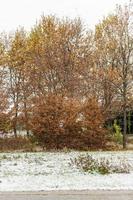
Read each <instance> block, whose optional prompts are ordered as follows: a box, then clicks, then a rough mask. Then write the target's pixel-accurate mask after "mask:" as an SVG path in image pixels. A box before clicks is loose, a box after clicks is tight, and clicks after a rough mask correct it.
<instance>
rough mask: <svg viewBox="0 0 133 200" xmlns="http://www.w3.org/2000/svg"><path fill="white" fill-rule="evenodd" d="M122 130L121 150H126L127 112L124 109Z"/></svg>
mask: <svg viewBox="0 0 133 200" xmlns="http://www.w3.org/2000/svg"><path fill="white" fill-rule="evenodd" d="M123 117H124V130H123V149H126V146H127V112H126V108H124V116H123Z"/></svg>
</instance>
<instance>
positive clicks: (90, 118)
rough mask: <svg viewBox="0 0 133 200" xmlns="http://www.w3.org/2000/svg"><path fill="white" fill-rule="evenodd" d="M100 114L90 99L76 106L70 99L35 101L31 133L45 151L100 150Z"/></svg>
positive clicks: (102, 142) (102, 133)
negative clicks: (68, 149)
mask: <svg viewBox="0 0 133 200" xmlns="http://www.w3.org/2000/svg"><path fill="white" fill-rule="evenodd" d="M103 124H104V120H103V116H102V114H101V110H100V108H99V107H98V104H97V102H96V101H95V100H94V99H91V100H86V101H85V102H84V103H81V102H80V103H79V102H78V101H77V100H75V99H74V98H73V99H72V98H67V97H62V96H60V95H51V94H50V95H48V96H45V97H42V98H41V99H39V100H38V99H36V101H35V102H34V106H33V108H32V118H31V130H32V133H33V135H34V138H35V140H36V141H37V142H38V143H39V144H40V145H42V146H43V147H45V148H47V149H49V148H50V149H51V148H53V149H63V148H64V147H67V148H70V149H82V150H85V149H88V148H89V149H97V148H99V149H102V148H104V147H105V146H106V141H107V135H106V131H105V129H104V128H103Z"/></svg>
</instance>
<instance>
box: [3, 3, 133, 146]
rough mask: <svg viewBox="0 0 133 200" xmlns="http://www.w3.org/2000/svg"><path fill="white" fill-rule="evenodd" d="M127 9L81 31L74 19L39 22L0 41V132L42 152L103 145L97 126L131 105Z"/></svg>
mask: <svg viewBox="0 0 133 200" xmlns="http://www.w3.org/2000/svg"><path fill="white" fill-rule="evenodd" d="M132 12H133V9H132V3H131V2H130V3H129V4H128V5H126V6H124V7H121V6H117V8H116V10H115V11H114V13H113V14H111V15H108V16H107V17H105V18H104V19H103V20H102V21H101V22H99V24H97V25H96V26H95V30H93V31H92V30H87V29H86V28H85V26H84V24H83V23H82V21H81V20H80V19H75V20H70V19H58V18H56V17H55V16H42V17H41V19H40V21H39V22H38V23H36V24H35V26H34V27H33V28H32V29H31V31H29V32H27V31H25V30H24V28H20V29H17V30H16V32H15V33H12V34H1V38H0V132H1V133H5V132H9V131H10V130H13V132H14V136H15V137H17V129H18V126H22V127H23V128H24V129H25V130H26V131H27V136H29V131H32V133H33V135H34V137H35V139H36V140H37V141H38V142H39V143H40V144H42V145H44V146H48V147H51V148H52V147H56V148H63V147H64V146H69V147H71V148H75V147H76V148H79V147H99V148H100V147H101V148H102V147H103V146H105V145H106V142H107V141H108V137H109V134H108V130H107V129H106V128H105V122H106V121H107V120H108V119H110V118H113V117H114V116H116V115H117V114H118V113H121V112H122V113H123V118H124V133H123V147H124V148H125V147H126V132H127V130H126V129H127V120H126V119H127V111H128V110H129V109H132V100H133V98H132V97H133V96H132V94H133V13H132Z"/></svg>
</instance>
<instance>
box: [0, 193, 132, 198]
mask: <svg viewBox="0 0 133 200" xmlns="http://www.w3.org/2000/svg"><path fill="white" fill-rule="evenodd" d="M0 200H133V191H52V192H0Z"/></svg>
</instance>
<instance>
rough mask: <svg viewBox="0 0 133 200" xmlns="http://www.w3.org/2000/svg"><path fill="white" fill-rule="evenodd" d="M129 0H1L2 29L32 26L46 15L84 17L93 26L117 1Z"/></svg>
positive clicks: (122, 2) (112, 8)
mask: <svg viewBox="0 0 133 200" xmlns="http://www.w3.org/2000/svg"><path fill="white" fill-rule="evenodd" d="M128 2H129V1H128V0H0V32H2V31H6V32H9V31H13V30H15V29H17V28H18V27H19V26H24V27H25V29H27V30H29V29H30V28H31V27H32V26H33V25H34V24H35V23H36V21H37V20H39V19H40V16H41V15H42V14H44V15H50V14H52V15H56V16H57V17H69V18H72V19H73V18H75V17H81V19H82V20H83V21H84V23H85V24H87V26H89V27H90V28H93V27H94V26H95V24H96V23H98V22H99V21H100V20H102V18H103V16H106V15H107V14H108V13H111V12H113V10H114V9H115V6H116V4H120V5H124V4H126V3H128Z"/></svg>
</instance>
